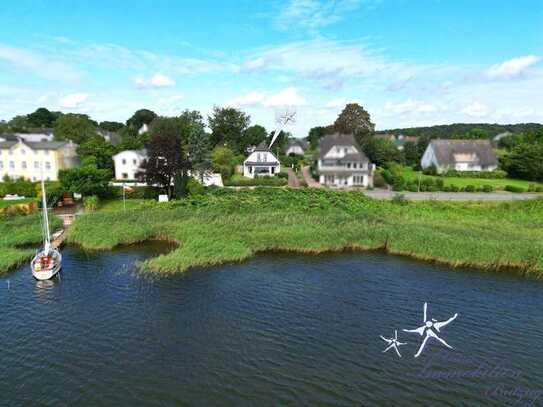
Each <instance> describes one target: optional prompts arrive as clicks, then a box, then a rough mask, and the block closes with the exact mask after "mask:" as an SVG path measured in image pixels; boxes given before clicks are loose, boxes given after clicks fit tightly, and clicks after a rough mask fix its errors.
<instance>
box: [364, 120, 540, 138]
mask: <svg viewBox="0 0 543 407" xmlns="http://www.w3.org/2000/svg"><path fill="white" fill-rule="evenodd" d="M474 129H480V130H483V131H485V132H486V133H488V137H494V136H495V135H496V134H500V133H504V132H506V131H509V132H511V133H524V132H525V131H528V130H541V129H543V124H540V123H520V124H491V123H454V124H441V125H438V126H427V127H408V128H405V129H391V130H379V131H376V132H375V133H376V134H387V133H388V134H403V135H404V136H428V137H430V138H454V137H456V136H460V135H463V134H466V133H468V132H469V131H471V130H474Z"/></svg>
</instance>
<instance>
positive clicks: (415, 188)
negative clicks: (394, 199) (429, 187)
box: [405, 181, 419, 192]
mask: <svg viewBox="0 0 543 407" xmlns="http://www.w3.org/2000/svg"><path fill="white" fill-rule="evenodd" d="M405 189H407V190H408V191H409V192H418V190H419V185H418V184H417V183H416V182H413V181H412V182H409V183H408V184H407V187H406V188H405Z"/></svg>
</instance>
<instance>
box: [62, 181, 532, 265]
mask: <svg viewBox="0 0 543 407" xmlns="http://www.w3.org/2000/svg"><path fill="white" fill-rule="evenodd" d="M127 202H129V201H127ZM122 208H123V207H122V202H121V201H116V202H111V203H108V202H106V203H103V204H102V205H101V207H100V209H99V210H98V211H97V212H95V213H89V214H86V215H83V216H81V217H79V218H78V219H77V221H76V222H75V223H74V225H73V226H72V228H71V229H70V230H69V233H68V241H69V242H71V243H74V244H78V245H80V246H82V247H83V248H85V249H91V250H107V249H111V248H113V247H115V246H117V245H121V244H131V243H135V242H141V241H145V240H148V239H167V240H171V241H175V242H177V243H178V246H177V247H176V248H175V249H174V250H172V251H171V252H169V253H168V254H165V255H161V256H158V257H155V258H153V259H150V260H148V261H146V262H145V263H144V264H143V267H144V269H146V270H148V271H151V272H155V273H175V272H182V271H185V270H187V269H190V268H193V267H201V266H209V265H216V264H222V263H225V262H238V261H242V260H245V259H247V258H249V257H251V256H253V255H255V254H257V253H259V252H264V251H273V250H281V251H287V252H288V251H291V252H297V253H323V252H327V251H341V250H346V249H358V250H375V249H380V250H385V251H387V252H388V253H391V254H399V255H405V256H411V257H414V258H418V259H421V260H428V261H433V262H439V263H444V264H448V265H450V266H452V267H460V266H468V267H477V268H479V269H482V270H496V271H497V270H516V271H518V272H519V273H522V274H534V275H539V274H540V273H541V272H542V271H543V200H532V201H521V202H516V201H515V202H505V203H496V202H484V203H483V202H438V201H425V202H389V201H377V200H372V199H370V198H367V197H365V196H364V195H363V194H361V193H359V192H336V191H330V190H325V189H322V190H320V189H304V188H302V189H297V190H290V189H279V188H256V189H254V190H242V191H232V190H228V189H217V190H212V191H210V192H208V193H207V194H205V195H199V196H193V197H189V198H185V199H182V200H179V201H174V202H170V203H166V204H158V203H156V202H154V201H134V202H130V203H129V204H128V205H127V210H126V211H124V210H123V209H122Z"/></svg>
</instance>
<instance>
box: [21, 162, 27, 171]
mask: <svg viewBox="0 0 543 407" xmlns="http://www.w3.org/2000/svg"><path fill="white" fill-rule="evenodd" d="M21 168H22V169H23V170H26V161H23V162H22V163H21Z"/></svg>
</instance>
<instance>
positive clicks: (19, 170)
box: [0, 138, 79, 181]
mask: <svg viewBox="0 0 543 407" xmlns="http://www.w3.org/2000/svg"><path fill="white" fill-rule="evenodd" d="M76 148H77V145H76V144H73V143H72V142H71V141H26V140H23V139H21V138H17V139H15V140H13V139H9V140H5V141H0V179H1V178H3V177H4V176H5V175H7V176H9V177H10V178H12V179H16V178H24V179H28V180H30V181H38V180H40V179H41V177H42V174H43V177H44V179H45V180H48V181H56V180H58V172H59V170H62V169H67V168H72V167H74V166H76V165H77V164H78V163H79V160H78V158H77V154H76Z"/></svg>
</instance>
